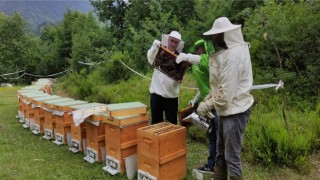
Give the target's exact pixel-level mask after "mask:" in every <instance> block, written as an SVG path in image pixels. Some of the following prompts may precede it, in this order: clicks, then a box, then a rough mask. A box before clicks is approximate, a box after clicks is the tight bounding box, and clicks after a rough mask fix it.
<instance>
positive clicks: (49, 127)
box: [40, 98, 73, 140]
mask: <svg viewBox="0 0 320 180" xmlns="http://www.w3.org/2000/svg"><path fill="white" fill-rule="evenodd" d="M72 100H73V99H70V98H59V99H52V100H48V101H43V102H40V106H41V107H43V108H44V110H45V111H44V136H42V138H43V139H46V140H51V139H54V133H55V132H54V131H55V128H56V122H55V120H56V119H55V118H56V115H54V114H53V113H52V111H53V105H54V104H55V103H58V102H65V101H72Z"/></svg>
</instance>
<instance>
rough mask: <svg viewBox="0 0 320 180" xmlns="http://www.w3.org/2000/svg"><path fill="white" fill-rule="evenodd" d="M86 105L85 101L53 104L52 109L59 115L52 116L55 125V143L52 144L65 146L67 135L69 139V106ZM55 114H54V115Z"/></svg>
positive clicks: (70, 117) (70, 119) (70, 109)
mask: <svg viewBox="0 0 320 180" xmlns="http://www.w3.org/2000/svg"><path fill="white" fill-rule="evenodd" d="M81 104H88V102H87V101H80V100H73V101H64V102H58V103H55V104H53V107H52V109H53V110H54V111H58V112H59V114H57V115H54V118H55V123H56V131H55V141H54V143H56V144H58V145H61V144H67V134H69V133H70V137H71V123H72V121H73V120H72V113H71V111H72V110H73V109H72V108H71V107H70V106H74V105H81ZM54 114H55V113H54Z"/></svg>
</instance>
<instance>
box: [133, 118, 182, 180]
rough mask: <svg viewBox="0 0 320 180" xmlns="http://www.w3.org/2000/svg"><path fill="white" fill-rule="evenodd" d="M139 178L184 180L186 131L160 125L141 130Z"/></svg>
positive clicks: (138, 136) (139, 137)
mask: <svg viewBox="0 0 320 180" xmlns="http://www.w3.org/2000/svg"><path fill="white" fill-rule="evenodd" d="M137 140H138V142H137V152H138V154H137V157H138V169H139V172H138V179H139V178H141V179H144V178H150V177H148V176H149V175H150V176H151V177H155V178H157V179H159V180H161V179H183V178H184V177H185V175H186V128H185V127H182V126H178V125H174V124H171V123H166V122H163V123H158V124H154V125H151V126H146V127H143V128H139V129H138V131H137Z"/></svg>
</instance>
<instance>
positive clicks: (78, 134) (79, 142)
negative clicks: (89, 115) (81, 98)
mask: <svg viewBox="0 0 320 180" xmlns="http://www.w3.org/2000/svg"><path fill="white" fill-rule="evenodd" d="M98 106H105V104H102V103H87V104H81V105H72V106H70V108H72V110H73V111H75V110H79V109H83V108H92V107H98ZM87 125H88V122H87V121H84V122H82V123H81V124H80V125H79V126H76V124H75V123H74V122H73V121H72V122H71V147H70V148H69V150H70V151H72V152H73V153H78V152H84V153H85V154H86V153H87V152H86V151H85V150H86V148H87V139H86V137H87V132H86V130H87Z"/></svg>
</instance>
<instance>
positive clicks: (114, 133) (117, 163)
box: [101, 102, 149, 175]
mask: <svg viewBox="0 0 320 180" xmlns="http://www.w3.org/2000/svg"><path fill="white" fill-rule="evenodd" d="M101 116H102V122H104V123H105V133H106V136H105V142H106V166H105V167H104V168H103V169H104V170H105V171H107V172H109V173H110V174H112V175H114V174H116V173H124V172H125V161H124V159H125V158H127V157H129V156H131V155H134V154H136V153H137V129H138V128H141V127H145V126H147V125H148V120H149V114H147V106H146V105H144V104H142V103H140V102H130V103H119V104H109V105H107V113H104V114H101Z"/></svg>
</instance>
